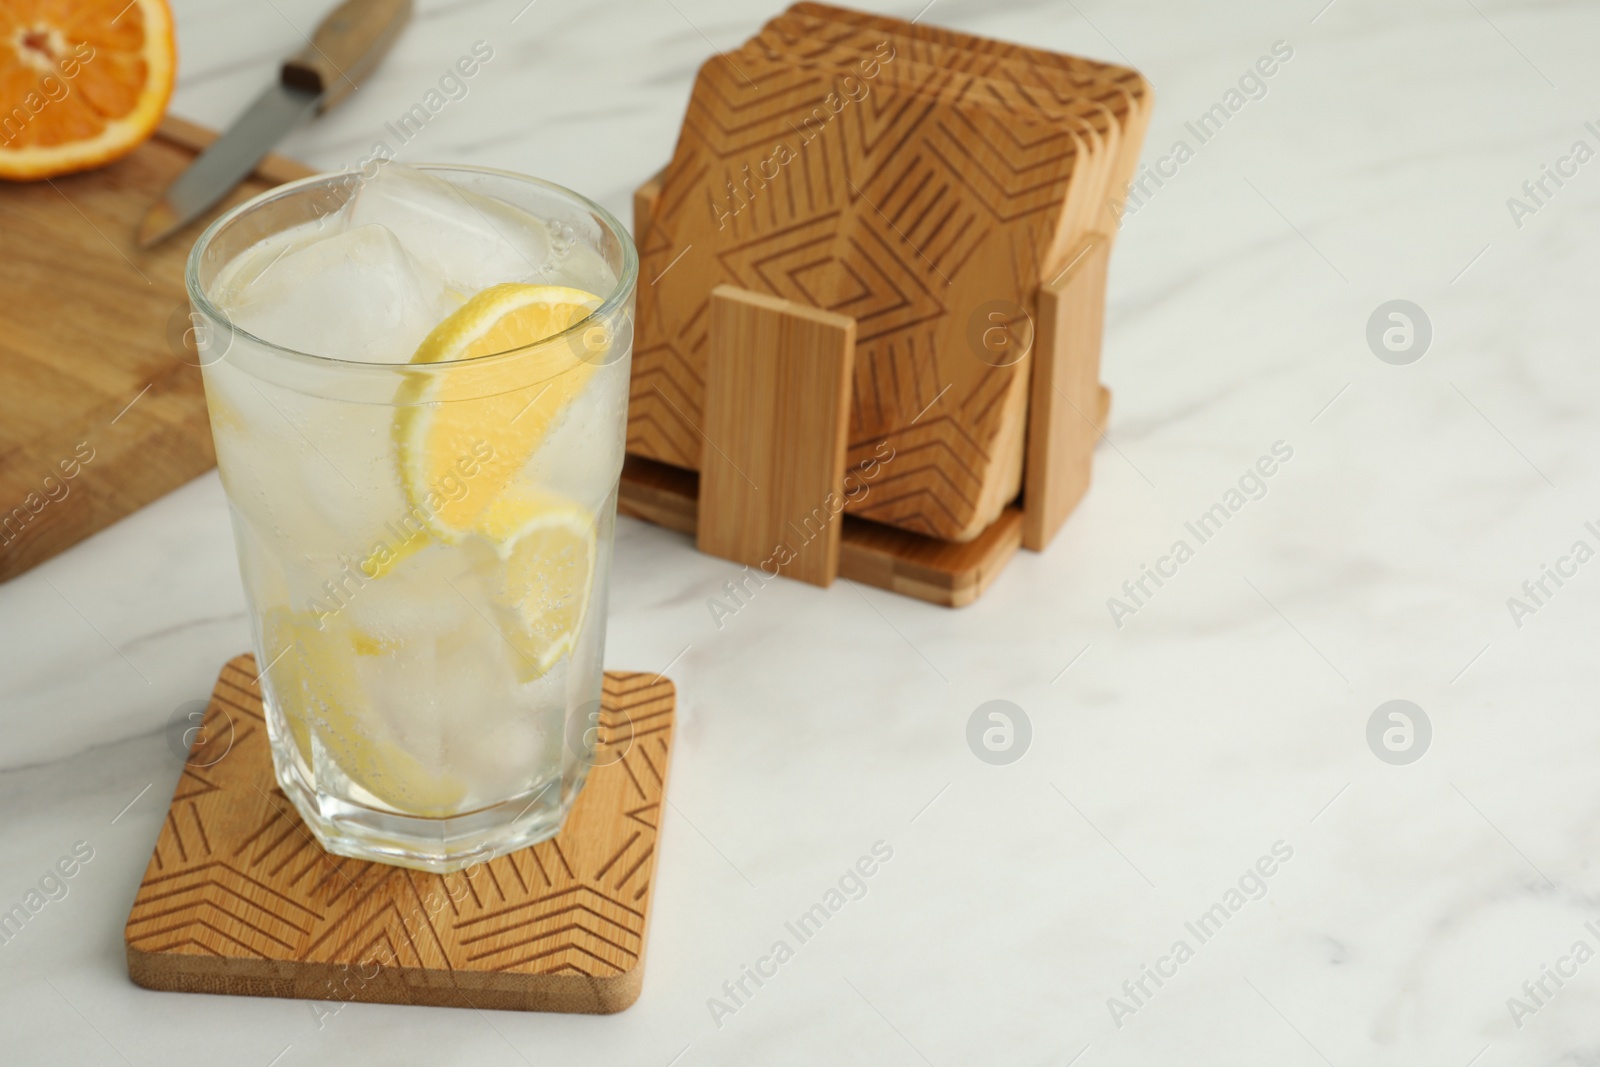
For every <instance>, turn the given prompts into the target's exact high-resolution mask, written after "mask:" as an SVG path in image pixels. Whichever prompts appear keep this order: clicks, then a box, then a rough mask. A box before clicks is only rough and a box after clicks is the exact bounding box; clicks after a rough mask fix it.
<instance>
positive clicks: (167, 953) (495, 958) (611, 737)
mask: <svg viewBox="0 0 1600 1067" xmlns="http://www.w3.org/2000/svg"><path fill="white" fill-rule="evenodd" d="M255 679H256V667H255V658H254V657H253V656H249V655H244V656H238V657H236V658H234V659H233V660H231V661H230V662H229V663H228V664H227V666H225V667H224V668H223V669H222V674H221V676H220V677H219V678H218V679H217V686H216V689H215V690H213V692H212V694H211V702H210V704H209V706H208V707H207V708H206V712H205V717H204V719H203V720H202V723H201V729H200V730H199V731H197V737H196V739H195V746H194V748H193V750H192V751H191V753H190V758H189V761H188V763H187V764H186V765H185V767H184V771H183V777H182V778H180V779H179V781H178V787H177V789H176V791H175V792H174V793H173V797H172V806H171V808H170V809H169V810H168V812H167V820H166V823H165V825H163V826H162V828H161V835H160V837H159V838H158V839H157V841H156V847H155V854H154V855H153V856H152V857H151V859H150V866H149V867H148V868H147V869H146V871H145V876H144V881H143V882H142V883H141V884H140V886H139V893H138V896H137V897H136V898H135V899H134V903H133V910H132V912H131V914H130V915H129V916H128V925H127V928H126V931H125V939H126V942H127V949H128V973H129V975H130V976H131V977H132V978H133V980H134V981H135V982H136V983H138V984H139V985H142V986H145V987H148V988H150V989H163V990H174V991H180V992H191V993H226V994H234V995H242V996H269V997H293V998H297V999H312V1000H337V1001H364V1002H370V1003H383V1004H426V1005H434V1006H441V1007H463V1008H465V1007H472V1008H497V1009H502V1010H517V1011H561V1012H589V1013H604V1012H615V1011H621V1010H622V1009H624V1008H626V1007H628V1005H630V1004H632V1003H633V1002H634V1001H635V1000H636V999H637V998H638V996H639V990H640V987H641V984H642V982H643V978H644V949H645V937H646V933H647V929H646V927H647V926H648V922H649V916H650V896H651V893H650V890H651V885H652V877H653V874H654V871H655V857H656V838H657V834H658V832H659V828H660V825H661V810H662V806H663V803H664V800H665V789H666V777H667V765H668V762H669V759H670V757H671V751H672V732H673V722H674V715H675V709H676V690H675V689H674V687H673V684H672V682H670V681H668V680H666V679H663V678H659V677H656V678H652V676H650V675H648V674H624V673H618V672H607V674H606V676H605V688H604V700H603V707H602V710H601V715H600V730H601V735H602V736H601V739H600V740H601V744H600V748H599V749H598V751H597V754H596V766H595V767H594V769H593V770H591V771H590V773H589V780H588V783H587V784H586V785H585V786H584V788H583V792H582V793H581V794H579V797H578V800H577V802H576V803H575V804H574V805H573V808H572V811H571V813H570V814H569V815H568V816H567V821H566V824H565V826H563V827H562V830H561V832H560V833H559V834H557V835H556V836H555V837H554V838H552V839H550V840H548V841H544V842H542V843H540V844H538V845H535V846H533V847H531V848H526V849H523V850H522V851H520V852H515V853H512V854H511V855H509V856H503V857H501V858H500V859H497V860H494V861H492V862H490V863H487V864H482V865H480V866H477V867H475V868H472V869H470V870H468V871H463V872H459V873H456V874H451V875H443V876H441V875H434V874H427V873H424V872H421V871H413V870H407V869H404V868H400V867H391V866H388V865H385V864H376V863H368V862H364V861H361V860H353V859H347V858H344V857H341V856H333V855H330V854H328V853H327V852H324V851H323V850H322V848H321V847H320V846H319V845H318V844H317V843H316V841H315V840H314V839H313V838H312V836H311V832H310V831H309V830H308V829H306V827H305V824H304V823H303V822H302V821H301V820H300V817H299V815H298V814H297V813H296V812H295V810H294V807H293V805H291V804H290V803H289V801H288V798H286V797H285V796H284V795H283V793H282V792H281V791H280V790H279V789H278V786H277V782H276V781H275V779H274V777H273V773H272V757H271V753H270V751H269V749H268V746H267V735H266V722H265V720H264V718H263V716H262V707H261V695H260V692H259V690H258V689H257V688H256V681H255Z"/></svg>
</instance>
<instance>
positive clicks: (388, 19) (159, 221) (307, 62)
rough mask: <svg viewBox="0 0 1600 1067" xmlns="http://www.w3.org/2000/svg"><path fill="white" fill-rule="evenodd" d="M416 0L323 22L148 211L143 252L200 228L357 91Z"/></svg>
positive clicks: (349, 10) (372, 0) (377, 3)
mask: <svg viewBox="0 0 1600 1067" xmlns="http://www.w3.org/2000/svg"><path fill="white" fill-rule="evenodd" d="M411 10H412V0H345V2H344V3H342V4H340V5H339V6H338V7H336V8H334V10H333V11H332V12H330V13H329V15H328V17H327V18H325V19H323V20H322V24H321V25H319V26H318V27H317V30H316V32H315V33H314V34H312V35H311V38H310V39H309V40H308V41H307V42H306V48H305V51H303V52H301V53H300V54H299V55H297V56H295V57H294V58H292V59H288V60H285V61H284V64H283V67H282V69H281V70H280V71H279V74H278V81H277V82H276V83H275V84H273V85H271V86H268V88H267V91H266V92H264V93H262V94H261V96H260V97H258V98H257V99H256V102H255V103H253V104H251V105H250V109H249V110H248V111H246V112H245V113H244V114H243V115H241V116H239V118H238V119H237V120H235V122H234V124H233V125H232V126H230V127H229V128H228V131H227V132H226V133H224V134H223V135H222V136H221V137H219V138H217V139H216V141H214V142H212V144H211V146H210V147H209V148H207V149H206V150H205V151H204V152H202V153H200V155H199V157H198V158H196V159H195V161H194V162H193V163H191V164H189V167H188V169H186V170H185V171H184V172H183V173H182V174H180V175H178V177H177V178H176V179H175V180H174V181H173V183H172V184H171V185H169V186H167V190H166V192H164V193H162V194H161V197H160V198H159V199H158V200H156V202H155V203H154V204H152V205H150V210H149V211H147V212H145V216H144V219H143V220H142V221H141V222H140V223H139V231H138V242H139V245H140V247H142V248H149V247H151V246H152V245H154V244H156V243H158V242H160V241H161V240H163V239H165V238H166V237H168V236H170V235H171V234H173V233H174V232H176V231H178V230H180V229H182V228H183V227H184V226H186V225H188V224H189V223H190V222H193V221H194V220H195V219H197V218H199V217H200V216H201V215H203V214H205V212H206V211H207V210H208V209H209V208H211V207H212V206H213V205H215V204H216V203H217V201H219V200H221V199H222V198H223V197H224V196H227V195H228V193H229V192H230V191H231V190H232V189H233V187H234V186H236V185H238V184H239V183H240V182H241V181H243V180H244V179H245V178H246V177H248V176H249V174H250V172H251V171H253V170H255V168H256V164H258V163H260V162H261V160H262V158H263V157H265V156H266V154H267V153H268V152H270V151H272V148H273V146H274V145H276V144H277V143H278V142H279V141H280V140H282V139H283V137H284V135H285V134H287V133H288V132H289V131H290V130H292V129H294V128H295V127H296V126H298V125H299V124H300V123H301V122H302V121H304V120H305V119H306V118H308V117H309V116H311V115H314V114H315V115H320V114H322V113H323V112H324V111H327V110H328V109H329V108H330V107H332V106H333V105H335V104H337V103H338V102H339V101H341V100H343V99H344V98H345V97H347V96H349V95H350V94H351V93H352V92H354V91H355V89H356V85H357V82H358V81H359V80H360V79H362V78H364V77H366V75H367V74H369V73H370V72H371V71H372V69H373V68H374V67H376V66H377V65H378V60H380V59H382V58H383V55H384V53H385V52H387V51H388V50H389V47H390V46H391V45H393V44H394V42H395V38H397V37H399V36H400V31H401V30H402V29H404V28H405V24H406V22H407V21H409V20H410V18H411Z"/></svg>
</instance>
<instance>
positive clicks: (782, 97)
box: [628, 4, 1151, 541]
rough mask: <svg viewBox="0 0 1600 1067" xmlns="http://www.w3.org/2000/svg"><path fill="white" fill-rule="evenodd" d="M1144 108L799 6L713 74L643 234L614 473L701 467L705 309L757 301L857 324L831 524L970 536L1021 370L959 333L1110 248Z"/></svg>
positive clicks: (1008, 60)
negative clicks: (751, 296) (850, 516)
mask: <svg viewBox="0 0 1600 1067" xmlns="http://www.w3.org/2000/svg"><path fill="white" fill-rule="evenodd" d="M864 63H865V64H867V66H866V67H863V64H864ZM868 69H870V70H873V71H875V73H872V74H870V75H867V74H865V73H864V71H865V70H868ZM1150 103H1151V98H1150V93H1149V91H1148V87H1147V86H1146V85H1145V83H1144V81H1143V79H1142V78H1141V77H1140V76H1139V75H1138V74H1137V73H1136V72H1134V71H1131V70H1129V69H1127V68H1125V67H1115V66H1110V65H1107V64H1102V63H1096V62H1092V61H1089V60H1084V59H1078V58H1075V57H1068V56H1059V55H1054V54H1051V53H1045V52H1040V51H1038V50H1034V49H1027V48H1023V47H1021V46H1015V45H1004V44H1000V43H998V42H989V41H980V40H978V39H975V38H968V37H965V36H963V35H957V34H949V33H948V32H946V31H939V30H931V29H928V28H925V27H922V26H914V25H910V24H908V23H905V22H901V21H899V20H891V19H877V18H873V17H871V16H865V15H861V14H859V13H856V12H846V11H843V10H842V9H837V8H828V7H823V6H821V5H816V4H800V5H797V6H796V7H795V8H792V9H790V12H789V13H788V14H785V15H783V16H781V17H780V18H778V19H775V20H773V21H772V22H771V23H769V24H768V25H767V27H766V28H765V29H764V30H763V31H762V32H761V34H759V35H758V36H757V37H756V38H754V39H753V40H751V41H750V42H748V43H747V44H746V45H745V46H744V47H742V48H741V49H739V50H738V51H736V52H733V53H730V54H727V55H718V56H714V57H712V58H711V59H710V60H708V61H707V62H706V63H705V65H704V66H703V67H702V68H701V70H700V72H699V75H698V76H697V78H696V81H695V87H694V92H693V95H692V97H691V99H690V103H689V108H688V112H687V114H686V116H685V119H684V124H683V130H682V133H681V135H680V138H679V141H678V146H677V149H676V151H675V153H674V155H673V158H672V161H671V162H670V163H669V164H668V166H667V168H666V170H665V171H664V172H663V176H662V180H661V191H660V196H659V199H658V201H657V204H656V208H655V213H654V215H653V216H652V218H651V220H650V225H649V226H648V228H647V229H645V231H644V233H643V242H642V247H641V248H640V257H641V273H642V275H643V278H644V282H645V284H643V285H641V286H640V291H639V301H638V303H639V314H638V323H639V327H638V341H637V344H636V350H635V353H634V370H633V383H632V395H631V399H630V408H629V432H628V450H629V451H630V452H633V453H635V454H638V455H641V456H645V457H648V458H651V459H655V460H659V461H662V462H666V463H671V464H675V465H678V466H682V467H688V468H691V469H697V468H698V467H699V465H700V456H701V452H702V450H703V448H704V447H706V446H705V444H704V439H703V427H704V418H703V400H704V390H705V361H706V353H707V349H708V346H709V328H710V320H709V298H710V292H711V290H712V289H713V288H715V287H716V286H717V285H719V284H731V285H735V286H738V287H740V288H744V289H749V290H753V291H755V292H761V293H768V294H771V295H774V296H779V297H783V298H785V299H789V300H794V301H797V302H800V303H803V304H808V305H810V306H814V307H817V308H821V309H824V310H827V311H833V312H837V313H840V314H844V315H848V316H851V317H853V318H854V319H855V320H856V323H857V338H856V344H857V347H856V369H855V377H854V382H853V386H852V398H851V409H850V429H849V436H848V453H847V460H846V463H847V466H849V467H852V468H860V467H863V466H864V465H867V464H868V463H869V461H877V464H878V469H877V473H876V479H875V483H874V484H873V486H872V490H871V492H869V493H866V494H864V495H862V496H861V497H860V499H858V500H855V501H851V502H848V503H847V510H849V511H850V512H852V513H854V514H859V515H861V516H862V517H864V518H869V519H873V520H875V521H878V522H882V523H886V524H889V525H892V526H898V527H900V528H902V529H905V530H910V531H913V532H917V533H922V534H926V535H929V536H932V537H937V538H941V539H945V540H956V541H960V540H967V539H969V538H971V537H974V536H976V535H977V533H978V532H980V531H981V530H982V529H983V528H984V527H985V526H987V525H988V524H989V523H990V522H992V521H993V520H994V519H995V518H996V517H997V516H998V515H999V513H1000V510H1001V509H1002V508H1003V507H1004V506H1005V505H1006V504H1007V503H1009V502H1010V501H1011V499H1012V498H1013V497H1015V495H1016V493H1017V491H1018V487H1019V485H1020V478H1021V466H1022V450H1023V430H1024V427H1025V423H1026V418H1027V389H1028V382H1029V372H1030V365H1029V361H1028V360H1027V359H1022V360H1019V361H1017V362H1014V363H1011V364H1010V365H1008V366H993V365H991V362H986V361H984V360H983V359H980V358H979V353H978V352H977V351H975V347H976V346H975V345H974V344H973V342H972V336H973V333H972V330H971V327H972V324H973V322H974V317H975V316H976V315H978V314H980V312H981V309H982V308H983V307H984V305H986V304H991V303H994V302H1004V303H1006V304H1009V305H1012V306H1020V307H1022V308H1024V309H1025V310H1026V311H1028V313H1029V314H1030V315H1032V314H1033V313H1034V301H1035V293H1036V291H1037V289H1038V286H1039V284H1040V282H1041V279H1046V278H1048V277H1050V276H1052V275H1053V273H1054V272H1055V271H1056V270H1059V268H1060V267H1061V266H1063V265H1064V263H1065V257H1066V256H1067V254H1068V252H1069V251H1070V250H1071V249H1073V248H1074V247H1075V246H1077V245H1078V244H1079V243H1081V240H1082V239H1083V237H1084V235H1085V234H1087V233H1090V232H1105V233H1108V234H1109V233H1111V232H1114V230H1115V228H1116V219H1115V213H1114V212H1112V211H1109V210H1107V206H1108V202H1109V194H1110V192H1111V191H1113V190H1120V189H1121V188H1122V187H1123V184H1125V181H1126V178H1125V177H1124V174H1126V176H1127V177H1131V167H1132V165H1133V164H1135V163H1136V160H1137V155H1138V146H1139V143H1140V141H1141V140H1142V136H1143V128H1144V124H1145V122H1146V121H1147V119H1148V111H1149V107H1150ZM980 332H981V331H980ZM800 447H803V445H800ZM891 449H892V452H891V451H890V450H891ZM886 455H892V456H893V458H892V459H891V460H889V461H888V462H883V457H884V456H886Z"/></svg>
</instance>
